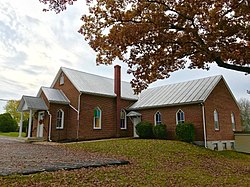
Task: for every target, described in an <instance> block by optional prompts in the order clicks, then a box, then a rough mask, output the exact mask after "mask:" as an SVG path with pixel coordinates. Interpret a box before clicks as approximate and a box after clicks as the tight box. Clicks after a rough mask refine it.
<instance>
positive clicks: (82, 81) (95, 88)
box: [51, 67, 138, 100]
mask: <svg viewBox="0 0 250 187" xmlns="http://www.w3.org/2000/svg"><path fill="white" fill-rule="evenodd" d="M61 72H63V73H64V74H65V75H66V76H67V77H68V79H69V80H70V81H71V82H72V84H73V85H74V86H75V87H76V89H77V90H78V91H79V92H84V93H90V94H98V95H108V96H111V97H115V96H116V94H115V93H114V80H113V79H111V78H107V77H102V76H98V75H93V74H90V73H85V72H81V71H77V70H73V69H69V68H64V67H62V68H61V69H60V70H59V72H58V74H57V76H56V78H55V79H54V82H53V83H52V86H51V87H53V86H54V85H55V82H56V81H57V80H58V78H59V76H60V74H61ZM121 97H122V98H126V99H131V100H137V99H138V96H137V95H134V91H133V89H132V87H131V85H130V83H129V82H124V81H122V82H121Z"/></svg>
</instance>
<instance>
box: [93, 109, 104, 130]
mask: <svg viewBox="0 0 250 187" xmlns="http://www.w3.org/2000/svg"><path fill="white" fill-rule="evenodd" d="M96 109H98V110H99V111H100V119H99V121H100V127H96V126H95V116H94V118H93V119H94V122H93V129H97V130H98V129H102V110H101V109H100V108H99V107H96V108H95V109H94V110H96Z"/></svg>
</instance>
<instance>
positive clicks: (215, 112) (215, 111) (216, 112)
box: [214, 109, 220, 131]
mask: <svg viewBox="0 0 250 187" xmlns="http://www.w3.org/2000/svg"><path fill="white" fill-rule="evenodd" d="M215 114H216V115H217V123H218V128H217V127H216V126H215V122H216V121H215ZM214 129H215V130H216V131H218V130H220V124H219V113H218V111H217V110H216V109H215V110H214Z"/></svg>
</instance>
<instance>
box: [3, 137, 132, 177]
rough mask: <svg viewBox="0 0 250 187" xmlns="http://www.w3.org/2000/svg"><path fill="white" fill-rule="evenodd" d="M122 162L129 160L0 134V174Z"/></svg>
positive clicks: (29, 172)
mask: <svg viewBox="0 0 250 187" xmlns="http://www.w3.org/2000/svg"><path fill="white" fill-rule="evenodd" d="M121 164H128V162H127V161H123V160H121V161H119V160H116V159H111V158H103V157H101V156H98V155H96V154H93V153H86V152H83V151H74V150H71V149H68V148H66V147H64V146H60V145H50V144H46V145H42V144H33V143H24V142H21V141H19V140H18V139H13V138H7V137H1V136H0V176H5V175H11V174H31V173H37V172H42V171H56V170H60V169H65V170H69V169H77V168H82V167H99V166H107V165H121Z"/></svg>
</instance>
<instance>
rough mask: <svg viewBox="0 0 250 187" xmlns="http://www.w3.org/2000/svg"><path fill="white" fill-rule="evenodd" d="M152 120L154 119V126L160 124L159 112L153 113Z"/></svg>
mask: <svg viewBox="0 0 250 187" xmlns="http://www.w3.org/2000/svg"><path fill="white" fill-rule="evenodd" d="M154 118H155V125H159V124H161V113H160V112H159V111H158V112H156V113H155V116H154Z"/></svg>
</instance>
